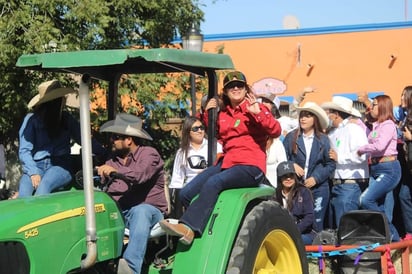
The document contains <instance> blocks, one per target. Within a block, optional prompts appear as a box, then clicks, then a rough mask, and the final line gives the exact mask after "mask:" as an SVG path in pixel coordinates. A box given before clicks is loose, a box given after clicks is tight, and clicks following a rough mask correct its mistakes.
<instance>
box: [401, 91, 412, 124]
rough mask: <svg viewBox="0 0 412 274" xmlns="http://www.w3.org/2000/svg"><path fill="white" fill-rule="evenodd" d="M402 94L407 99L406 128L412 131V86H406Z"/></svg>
mask: <svg viewBox="0 0 412 274" xmlns="http://www.w3.org/2000/svg"><path fill="white" fill-rule="evenodd" d="M402 94H403V96H404V97H405V99H406V100H405V101H406V109H405V110H406V119H405V126H408V127H409V129H412V86H406V87H405V88H404V89H403V91H402Z"/></svg>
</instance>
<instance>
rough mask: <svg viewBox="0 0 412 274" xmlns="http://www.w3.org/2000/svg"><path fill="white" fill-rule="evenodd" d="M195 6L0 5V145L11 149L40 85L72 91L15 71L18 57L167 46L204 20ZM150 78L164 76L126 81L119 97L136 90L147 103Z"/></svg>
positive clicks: (23, 0) (126, 2)
mask: <svg viewBox="0 0 412 274" xmlns="http://www.w3.org/2000/svg"><path fill="white" fill-rule="evenodd" d="M199 5H200V4H199V1H197V0H176V1H169V0H146V1H132V0H106V1H101V0H87V1H67V0H0V105H1V114H0V138H1V139H0V142H2V143H5V144H8V145H12V146H13V144H15V140H16V139H17V136H18V129H19V127H20V124H21V121H22V119H23V117H24V115H25V114H26V113H27V111H28V110H27V107H26V106H27V102H28V101H29V100H30V98H31V97H32V96H33V95H34V94H35V93H36V92H37V91H36V88H37V86H38V84H39V83H41V82H42V81H45V80H49V79H51V78H59V79H60V80H61V81H63V82H64V83H66V84H71V86H73V83H71V79H70V78H68V77H67V76H65V75H54V74H51V73H44V72H42V73H39V72H32V71H24V70H22V69H19V68H16V67H15V63H16V61H17V59H18V57H19V56H20V55H21V54H30V53H39V52H47V51H73V50H85V49H88V50H92V49H118V48H128V47H131V46H134V47H143V46H145V47H159V46H161V45H167V44H170V42H171V41H172V40H173V39H174V38H175V37H177V36H181V35H182V34H184V33H186V32H187V30H189V28H190V26H191V25H192V23H197V24H198V23H199V22H200V21H202V20H203V12H202V11H201V10H200V8H199ZM150 77H165V75H163V76H156V75H154V76H147V78H144V80H141V81H144V82H145V85H140V83H139V84H138V83H137V82H136V83H132V82H131V81H130V80H128V81H125V82H124V85H123V86H122V88H121V89H122V91H121V92H136V91H139V95H138V96H140V97H139V101H141V103H142V104H146V102H148V101H150V100H151V99H153V98H152V97H153V94H154V93H153V90H157V91H159V90H161V89H159V87H158V86H153V85H154V84H152V83H154V82H156V81H153V80H159V79H152V78H150ZM164 84H165V83H163V85H164ZM128 85H136V86H128ZM137 85H138V86H139V87H137ZM130 87H131V88H130ZM163 112H164V113H163ZM169 112H170V110H167V109H166V110H161V112H160V113H163V114H156V115H160V116H162V115H166V116H168V115H169V114H170V113H169ZM155 113H157V112H156V111H155ZM156 115H154V116H156ZM155 120H156V119H155Z"/></svg>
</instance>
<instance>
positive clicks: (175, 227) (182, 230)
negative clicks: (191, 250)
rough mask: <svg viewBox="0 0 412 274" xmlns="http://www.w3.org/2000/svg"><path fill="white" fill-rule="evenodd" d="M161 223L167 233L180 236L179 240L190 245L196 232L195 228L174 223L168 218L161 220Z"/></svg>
mask: <svg viewBox="0 0 412 274" xmlns="http://www.w3.org/2000/svg"><path fill="white" fill-rule="evenodd" d="M159 225H160V227H161V228H163V230H164V231H166V233H167V234H169V235H172V236H179V237H180V239H179V241H180V242H181V243H182V244H185V245H190V244H191V243H192V242H193V238H194V236H195V234H194V233H193V230H192V229H191V228H190V227H188V226H187V225H184V224H182V223H180V224H172V223H169V221H168V220H163V221H160V222H159Z"/></svg>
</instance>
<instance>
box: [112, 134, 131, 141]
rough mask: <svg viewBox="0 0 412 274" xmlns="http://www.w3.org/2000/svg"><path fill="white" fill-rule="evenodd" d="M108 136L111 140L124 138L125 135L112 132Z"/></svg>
mask: <svg viewBox="0 0 412 274" xmlns="http://www.w3.org/2000/svg"><path fill="white" fill-rule="evenodd" d="M110 138H111V139H112V140H113V141H117V140H124V139H126V138H127V136H125V135H122V134H112V136H110Z"/></svg>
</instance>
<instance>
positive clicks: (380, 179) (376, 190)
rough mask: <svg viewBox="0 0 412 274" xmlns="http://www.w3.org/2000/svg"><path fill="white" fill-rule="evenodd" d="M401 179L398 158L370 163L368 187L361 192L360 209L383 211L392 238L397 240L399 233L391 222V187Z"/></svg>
mask: <svg viewBox="0 0 412 274" xmlns="http://www.w3.org/2000/svg"><path fill="white" fill-rule="evenodd" d="M400 179H401V165H400V163H399V161H398V160H396V161H392V162H383V163H377V164H373V165H371V168H370V179H369V186H368V188H367V189H366V190H365V191H364V192H363V193H362V194H361V197H360V206H361V208H362V209H368V210H374V211H379V212H384V213H385V216H386V217H387V219H388V222H389V228H390V230H391V234H392V240H393V241H397V240H399V234H398V231H397V230H396V228H395V226H394V225H393V224H392V215H393V207H394V198H393V192H392V191H393V189H394V188H395V187H396V186H397V185H398V183H399V180H400Z"/></svg>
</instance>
